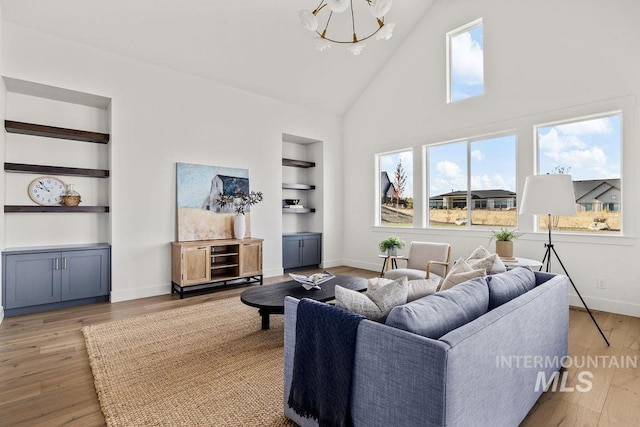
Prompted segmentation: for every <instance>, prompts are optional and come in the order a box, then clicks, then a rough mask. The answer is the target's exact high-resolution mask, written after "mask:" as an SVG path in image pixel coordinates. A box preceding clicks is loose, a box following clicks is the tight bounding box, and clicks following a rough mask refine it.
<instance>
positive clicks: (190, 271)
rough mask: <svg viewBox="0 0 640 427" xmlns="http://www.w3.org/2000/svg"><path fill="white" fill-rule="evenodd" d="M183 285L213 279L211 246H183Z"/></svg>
mask: <svg viewBox="0 0 640 427" xmlns="http://www.w3.org/2000/svg"><path fill="white" fill-rule="evenodd" d="M181 271H182V285H195V284H198V283H207V282H210V281H211V247H209V246H184V247H183V248H182V268H181Z"/></svg>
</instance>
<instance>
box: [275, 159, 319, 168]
mask: <svg viewBox="0 0 640 427" xmlns="http://www.w3.org/2000/svg"><path fill="white" fill-rule="evenodd" d="M282 166H293V167H296V168H314V167H315V166H316V164H315V163H314V162H307V161H306V160H294V159H282Z"/></svg>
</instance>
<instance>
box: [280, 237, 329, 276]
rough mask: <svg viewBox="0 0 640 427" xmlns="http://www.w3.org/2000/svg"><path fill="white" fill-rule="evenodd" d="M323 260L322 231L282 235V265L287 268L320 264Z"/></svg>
mask: <svg viewBox="0 0 640 427" xmlns="http://www.w3.org/2000/svg"><path fill="white" fill-rule="evenodd" d="M321 261H322V233H287V234H283V235H282V266H283V268H284V269H285V270H288V269H291V268H300V267H314V266H316V267H317V266H319V265H320V262H321Z"/></svg>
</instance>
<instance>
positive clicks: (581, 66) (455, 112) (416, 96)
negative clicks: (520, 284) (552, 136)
mask: <svg viewBox="0 0 640 427" xmlns="http://www.w3.org/2000/svg"><path fill="white" fill-rule="evenodd" d="M638 16H640V2H637V1H633V0H616V1H603V0H585V1H580V2H577V1H556V0H541V1H535V2H521V1H517V2H516V1H510V2H509V1H500V0H438V1H437V2H436V3H435V4H434V5H433V7H432V8H431V9H430V10H429V12H428V13H427V15H426V16H425V18H424V19H423V20H422V22H421V23H419V24H418V25H417V27H416V28H415V29H414V31H413V32H412V34H411V35H410V36H409V37H408V39H407V41H406V42H405V43H404V44H403V45H402V46H401V48H400V49H399V50H398V51H397V52H396V54H395V55H394V57H393V58H392V59H391V61H389V62H388V63H387V65H386V67H385V68H384V69H383V70H382V72H381V73H380V74H379V75H378V76H377V78H376V79H375V80H374V81H373V82H372V84H371V85H370V86H369V87H368V89H367V90H366V91H365V93H364V94H363V95H362V96H361V98H360V99H359V100H358V102H357V103H356V104H355V105H354V106H353V107H352V108H351V109H350V111H349V112H348V113H347V115H346V116H345V119H344V134H343V135H344V144H345V148H344V150H345V159H348V160H347V161H346V162H345V177H344V183H345V189H344V206H345V208H344V212H345V220H344V221H345V222H344V228H345V242H346V244H345V247H344V257H345V262H346V263H347V264H348V265H352V266H359V267H364V268H370V269H377V268H379V266H380V260H379V259H378V257H377V254H378V252H377V243H378V242H379V241H380V240H382V239H383V238H384V237H386V236H388V235H390V234H397V235H400V236H402V237H403V238H405V240H407V241H411V240H432V241H446V242H451V243H452V245H453V255H454V258H458V257H463V256H467V255H468V254H469V253H470V252H471V251H472V250H473V249H474V248H475V247H476V246H478V245H485V246H488V245H489V240H488V238H489V232H488V231H443V230H439V231H437V230H427V229H419V228H417V229H412V230H406V229H398V228H395V229H394V228H391V229H389V228H381V227H374V226H373V224H374V207H375V199H376V194H375V191H374V185H375V182H376V179H377V177H376V175H375V173H374V155H375V153H379V152H385V151H390V150H395V149H400V148H413V150H414V169H415V171H414V189H415V192H414V196H415V206H416V207H418V206H421V205H422V204H423V203H424V200H423V198H422V197H421V195H420V191H421V189H422V188H423V185H422V183H421V181H422V176H423V175H422V174H423V170H422V165H421V162H422V160H421V159H422V147H423V145H425V144H432V143H437V142H443V141H447V140H451V139H456V138H464V137H471V136H476V135H482V134H484V133H491V132H498V131H504V130H512V131H514V132H515V133H516V134H517V136H518V161H517V178H518V191H519V192H521V191H522V188H523V186H524V179H525V177H526V176H527V175H530V174H532V173H533V172H534V169H533V168H534V165H533V158H534V148H533V140H532V139H533V129H532V125H533V124H535V123H544V122H548V121H552V120H560V119H568V118H572V117H579V116H583V115H587V114H593V113H600V112H606V111H611V110H613V109H622V110H623V120H624V129H623V138H624V146H623V157H624V160H623V186H624V194H623V200H624V229H625V237H619V238H615V237H608V238H595V237H589V236H565V235H556V237H555V239H554V243H556V249H557V251H558V252H559V253H560V255H561V257H562V259H563V262H564V263H565V265H566V266H567V269H568V270H569V274H571V276H572V278H573V279H574V282H575V283H576V285H577V286H578V289H579V290H580V293H581V294H582V295H583V296H584V297H585V299H586V300H587V303H588V304H589V305H590V307H592V308H596V309H602V310H607V311H613V312H619V313H625V314H631V315H636V316H640V270H638V269H637V268H634V267H633V266H634V263H635V261H636V260H637V259H640V248H639V247H638V244H637V239H636V237H637V234H638V232H640V206H638V202H639V200H638V197H637V193H638V191H640V188H639V183H640V179H639V178H640V176H639V172H638V168H637V167H635V165H636V164H637V163H638V161H640V151H638V149H637V145H638V142H639V138H640V137H639V134H638V130H637V128H638V126H637V124H638V119H639V112H638V108H637V106H636V103H637V95H638V93H639V92H640V78H639V77H638V76H640V26H638V24H637V17H638ZM480 17H482V18H483V20H484V50H485V95H484V96H480V97H476V98H471V99H467V100H464V101H461V102H458V103H453V104H447V103H446V66H445V57H446V52H445V48H446V44H445V34H446V33H447V32H448V31H451V30H453V29H456V28H458V27H460V26H462V25H464V24H466V23H468V22H471V21H473V20H475V19H477V18H480ZM346 164H348V167H346ZM417 214H418V215H417V216H418V218H419V219H418V221H419V222H418V223H419V224H421V223H422V215H421V212H417ZM518 221H519V222H518V225H519V228H520V229H521V230H523V231H525V232H527V234H526V235H525V236H524V237H522V238H521V239H520V240H518V241H517V242H516V249H515V250H516V252H517V254H516V255H519V256H523V257H528V258H535V259H540V258H542V255H543V252H544V247H543V242H544V240H545V235H544V234H542V233H534V232H533V219H532V218H531V217H527V216H521V217H519V219H518ZM556 267H557V263H556ZM554 270H555V271H559V270H558V269H557V268H554ZM598 277H602V278H605V279H606V280H607V281H608V288H607V289H605V290H602V289H597V288H596V278H598ZM572 302H573V303H574V304H575V305H580V303H579V300H577V297H574V298H573V299H572Z"/></svg>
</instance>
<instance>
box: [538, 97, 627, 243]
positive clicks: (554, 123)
mask: <svg viewBox="0 0 640 427" xmlns="http://www.w3.org/2000/svg"><path fill="white" fill-rule="evenodd" d="M616 115H617V116H619V117H620V128H619V133H620V141H619V144H620V178H619V179H620V194H621V196H622V197H621V199H622V200H627V195H626V194H625V179H624V141H625V125H624V115H625V108H618V109H613V110H607V111H603V112H599V113H593V114H586V115H579V116H574V117H569V118H564V119H560V120H552V121H546V122H544V123H538V124H534V125H533V152H534V159H533V162H534V165H533V173H534V174H535V175H540V140H539V136H540V133H539V129H540V128H545V127H552V126H562V125H567V124H571V123H578V122H585V121H589V120H596V119H600V118H606V117H611V116H616ZM617 203H618V205H619V206H620V208H619V209H618V210H616V211H615V212H620V231H611V232H605V233H589V232H587V231H562V230H554V231H553V233H554V234H561V235H565V236H580V235H582V236H593V237H596V238H600V237H625V236H628V234H625V228H626V227H625V221H624V216H625V215H624V210H625V208H624V207H623V206H622V205H623V202H621V201H618V202H617ZM625 204H627V205H628V202H626V203H625ZM592 208H593V206H592ZM589 212H593V211H589ZM533 217H534V219H533V232H534V233H546V232H547V228H546V227H545V228H540V218H539V217H540V215H534V216H533Z"/></svg>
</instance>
